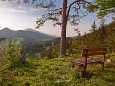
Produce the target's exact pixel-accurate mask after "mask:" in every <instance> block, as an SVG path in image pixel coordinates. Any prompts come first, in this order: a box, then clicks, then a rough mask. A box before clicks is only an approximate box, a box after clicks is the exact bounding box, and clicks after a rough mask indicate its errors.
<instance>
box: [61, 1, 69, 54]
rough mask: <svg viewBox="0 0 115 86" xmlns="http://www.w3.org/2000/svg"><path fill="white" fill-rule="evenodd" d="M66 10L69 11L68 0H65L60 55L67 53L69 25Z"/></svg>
mask: <svg viewBox="0 0 115 86" xmlns="http://www.w3.org/2000/svg"><path fill="white" fill-rule="evenodd" d="M66 11H67V0H63V9H62V31H61V41H60V56H65V55H66V26H67V15H66Z"/></svg>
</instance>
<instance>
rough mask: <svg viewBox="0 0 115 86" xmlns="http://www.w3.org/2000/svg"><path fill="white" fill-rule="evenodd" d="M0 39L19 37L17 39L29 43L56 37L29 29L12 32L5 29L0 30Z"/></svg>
mask: <svg viewBox="0 0 115 86" xmlns="http://www.w3.org/2000/svg"><path fill="white" fill-rule="evenodd" d="M0 37H6V38H15V37H19V38H23V40H22V41H26V40H29V42H32V41H41V40H47V39H53V38H56V36H52V35H48V34H45V33H41V32H39V31H36V30H33V29H31V28H28V29H25V30H18V31H14V30H11V29H9V28H7V27H6V28H3V29H2V30H0Z"/></svg>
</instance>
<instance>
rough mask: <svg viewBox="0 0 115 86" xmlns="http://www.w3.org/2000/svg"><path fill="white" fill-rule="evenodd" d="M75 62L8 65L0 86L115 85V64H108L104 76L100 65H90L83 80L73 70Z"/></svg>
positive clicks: (0, 71)
mask: <svg viewBox="0 0 115 86" xmlns="http://www.w3.org/2000/svg"><path fill="white" fill-rule="evenodd" d="M110 56H111V57H112V58H115V56H112V54H110ZM71 59H74V58H73V57H64V58H55V59H40V60H33V59H28V63H27V64H25V65H24V64H21V63H19V62H15V63H13V64H12V66H11V65H6V66H4V67H1V68H0V86H2V85H3V86H29V85H31V86H79V85H80V86H115V63H113V64H107V63H105V72H104V73H102V72H100V67H101V66H100V65H89V66H88V68H87V77H86V78H80V77H79V76H78V75H77V74H76V73H78V70H79V69H78V68H75V69H72V68H71V62H70V61H71ZM114 62H115V61H114ZM75 70H76V71H75Z"/></svg>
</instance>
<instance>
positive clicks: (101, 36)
mask: <svg viewBox="0 0 115 86" xmlns="http://www.w3.org/2000/svg"><path fill="white" fill-rule="evenodd" d="M91 30H92V31H91V32H90V33H85V34H84V35H82V36H81V35H78V36H76V37H72V38H67V45H66V48H67V50H66V51H67V55H70V54H80V53H81V49H82V48H91V47H106V48H107V49H108V52H112V51H114V49H115V22H112V23H110V24H108V25H104V26H100V27H98V28H96V29H93V28H91ZM42 55H43V56H42ZM45 55H46V57H47V56H48V57H49V58H53V57H57V56H59V44H58V45H55V46H52V47H50V48H49V49H48V50H45V51H44V52H42V53H41V56H42V57H44V56H45Z"/></svg>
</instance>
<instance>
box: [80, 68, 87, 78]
mask: <svg viewBox="0 0 115 86" xmlns="http://www.w3.org/2000/svg"><path fill="white" fill-rule="evenodd" d="M85 76H86V67H85V68H83V70H82V71H81V77H85Z"/></svg>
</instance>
